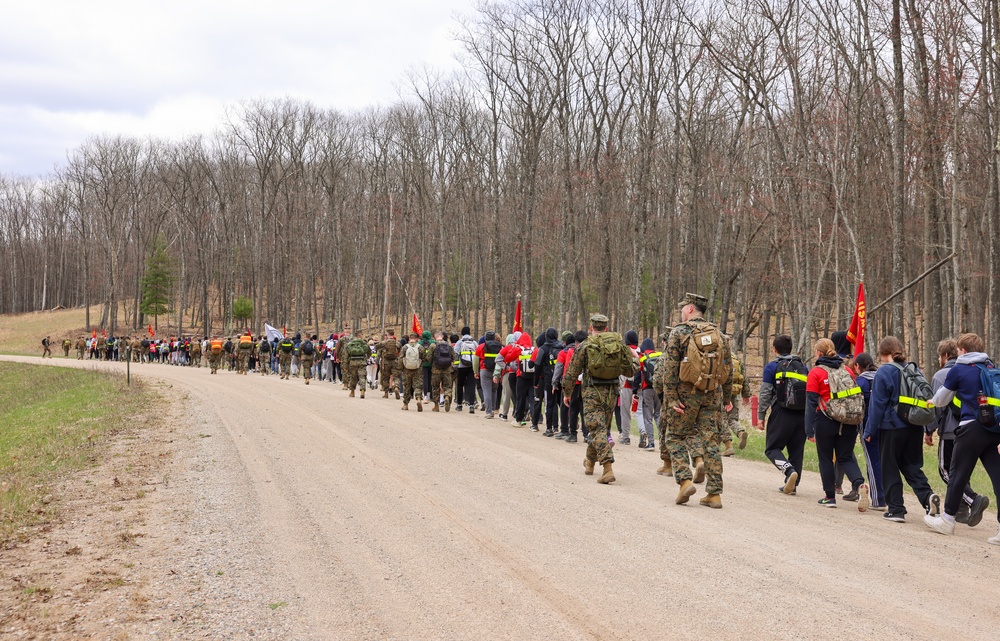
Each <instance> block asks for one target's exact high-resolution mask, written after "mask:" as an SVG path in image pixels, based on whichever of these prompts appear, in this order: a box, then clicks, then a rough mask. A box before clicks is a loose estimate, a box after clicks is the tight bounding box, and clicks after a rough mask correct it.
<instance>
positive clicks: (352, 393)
mask: <svg viewBox="0 0 1000 641" xmlns="http://www.w3.org/2000/svg"><path fill="white" fill-rule="evenodd" d="M348 396H350V397H351V398H354V390H351V393H350V394H348Z"/></svg>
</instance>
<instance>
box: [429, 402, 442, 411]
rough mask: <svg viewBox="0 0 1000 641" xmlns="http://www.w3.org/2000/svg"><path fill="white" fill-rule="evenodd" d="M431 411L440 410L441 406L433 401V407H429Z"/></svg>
mask: <svg viewBox="0 0 1000 641" xmlns="http://www.w3.org/2000/svg"><path fill="white" fill-rule="evenodd" d="M431 411H432V412H440V411H441V406H440V405H438V404H437V403H434V407H432V408H431Z"/></svg>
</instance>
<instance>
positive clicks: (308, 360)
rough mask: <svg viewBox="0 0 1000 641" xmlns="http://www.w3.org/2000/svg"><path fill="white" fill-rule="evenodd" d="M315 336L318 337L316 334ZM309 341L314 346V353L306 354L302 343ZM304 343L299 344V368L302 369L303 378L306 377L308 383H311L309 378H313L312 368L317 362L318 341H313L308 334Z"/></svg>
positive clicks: (303, 341)
mask: <svg viewBox="0 0 1000 641" xmlns="http://www.w3.org/2000/svg"><path fill="white" fill-rule="evenodd" d="M313 338H316V337H315V336H314V337H313ZM306 341H309V342H310V343H312V346H313V353H312V354H306V353H305V352H304V351H302V343H305V342H306ZM302 343H300V344H299V368H300V369H301V370H302V378H303V379H305V381H306V385H308V384H309V379H311V378H312V368H313V364H314V363H315V362H316V343H314V342H313V340H312V339H311V338H309V337H308V336H306V337H305V338H304V339H303V340H302Z"/></svg>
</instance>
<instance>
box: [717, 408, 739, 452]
mask: <svg viewBox="0 0 1000 641" xmlns="http://www.w3.org/2000/svg"><path fill="white" fill-rule="evenodd" d="M742 431H743V427H741V426H740V408H739V406H738V405H737V404H736V402H735V401H734V402H733V409H732V410H730V411H728V412H727V411H726V409H725V407H722V409H720V410H719V420H718V421H716V426H715V434H716V437H718V439H719V442H720V443H725V442H726V441H731V440H733V436H739V433H740V432H742Z"/></svg>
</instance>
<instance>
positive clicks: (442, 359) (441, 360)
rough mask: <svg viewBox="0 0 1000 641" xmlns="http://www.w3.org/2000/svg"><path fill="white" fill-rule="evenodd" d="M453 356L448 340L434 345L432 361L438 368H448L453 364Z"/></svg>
mask: <svg viewBox="0 0 1000 641" xmlns="http://www.w3.org/2000/svg"><path fill="white" fill-rule="evenodd" d="M451 357H452V351H451V345H449V344H448V343H447V342H446V341H441V342H440V343H438V344H437V345H435V346H434V351H433V352H432V357H431V361H432V362H433V364H434V367H436V368H437V369H447V368H449V367H451V366H452V360H451Z"/></svg>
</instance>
